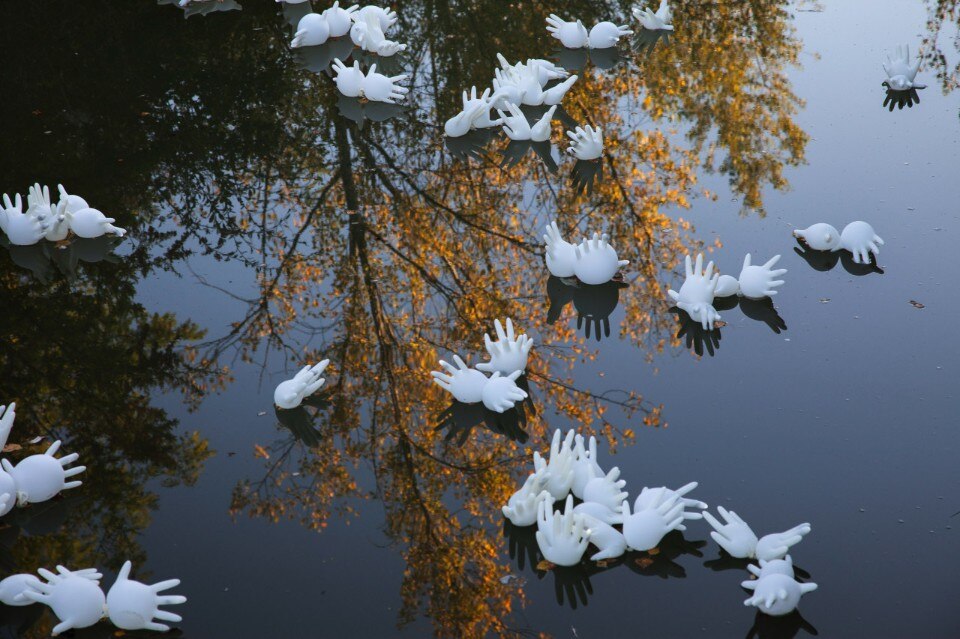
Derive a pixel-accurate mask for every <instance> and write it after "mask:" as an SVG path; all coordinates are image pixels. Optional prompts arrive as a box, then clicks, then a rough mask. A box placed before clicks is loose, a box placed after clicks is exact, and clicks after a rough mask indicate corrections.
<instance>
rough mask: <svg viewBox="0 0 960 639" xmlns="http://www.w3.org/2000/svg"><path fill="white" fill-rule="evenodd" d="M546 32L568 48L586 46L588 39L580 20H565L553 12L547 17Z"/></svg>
mask: <svg viewBox="0 0 960 639" xmlns="http://www.w3.org/2000/svg"><path fill="white" fill-rule="evenodd" d="M547 32H548V33H550V35H551V36H553V37H554V38H556V39H557V40H559V41H560V44H562V45H563V46H565V47H566V48H568V49H582V48H583V47H585V46H587V40H588V39H589V35H588V34H587V28H586V27H585V26H583V23H582V22H580V21H579V20H577V21H575V22H566V21H564V20H563V19H562V18H560V16H558V15H556V14H553V13H551V14H550V15H549V16H548V17H547Z"/></svg>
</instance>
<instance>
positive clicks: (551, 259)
mask: <svg viewBox="0 0 960 639" xmlns="http://www.w3.org/2000/svg"><path fill="white" fill-rule="evenodd" d="M543 242H544V244H546V245H547V247H546V253H547V258H546V259H547V270H548V271H550V274H551V275H555V276H556V277H572V276H573V274H574V268H575V266H576V264H577V247H576V246H574V245H573V244H571V243H570V242H567V241H566V240H564V239H563V236H562V235H561V234H560V228H559V227H558V226H557V223H556V221H553V222H550V223H549V224H547V229H546V233H544V234H543Z"/></svg>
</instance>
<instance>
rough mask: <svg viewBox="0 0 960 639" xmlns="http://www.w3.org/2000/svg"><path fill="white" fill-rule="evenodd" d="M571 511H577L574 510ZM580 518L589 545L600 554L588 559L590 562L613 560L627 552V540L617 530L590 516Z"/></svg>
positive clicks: (584, 515)
mask: <svg viewBox="0 0 960 639" xmlns="http://www.w3.org/2000/svg"><path fill="white" fill-rule="evenodd" d="M573 510H574V512H576V511H577V509H576V508H574V509H573ZM580 516H581V517H583V523H584V525H585V526H586V527H587V530H588V533H589V534H588V536H589V539H590V543H591V544H593V545H594V546H596V547H597V548H599V549H600V552H598V553H595V554H594V555H592V556H591V557H590V559H591V560H592V561H601V560H603V559H614V558H616V557H619V556H621V555H622V554H623V553H625V552H626V551H627V540H626V539H624V538H623V533H621V532H620V531H619V530H617V529H616V528H614V527H613V526H611V525H610V524H608V523H606V522H604V521H601V520H599V519H597V518H595V517H591V516H590V515H586V514H583V515H580Z"/></svg>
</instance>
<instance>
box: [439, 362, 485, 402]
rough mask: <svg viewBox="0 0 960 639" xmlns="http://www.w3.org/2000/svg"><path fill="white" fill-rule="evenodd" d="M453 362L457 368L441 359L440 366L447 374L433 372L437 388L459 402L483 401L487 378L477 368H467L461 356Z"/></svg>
mask: <svg viewBox="0 0 960 639" xmlns="http://www.w3.org/2000/svg"><path fill="white" fill-rule="evenodd" d="M453 361H454V363H455V364H456V365H457V368H454V367H453V366H451V365H450V364H448V363H447V362H445V361H443V360H442V359H441V360H440V366H441V367H443V369H444V370H445V371H446V373H442V372H440V371H433V372H431V373H430V375H431V376H432V377H433V381H434V382H435V383H436V384H437V386H439V387H440V388H442V389H443V390H445V391H447V392H448V393H450V394H451V395H453V397H454V399H456V400H457V401H458V402H463V403H464V404H476V403H478V402H481V401H483V387H484V386H486V384H487V376H486V375H484V374H483V373H481V372H480V371H478V370H476V369H475V368H470V367H469V366H467V365H466V363H464V361H463V360H462V359H460V356H459V355H454V356H453Z"/></svg>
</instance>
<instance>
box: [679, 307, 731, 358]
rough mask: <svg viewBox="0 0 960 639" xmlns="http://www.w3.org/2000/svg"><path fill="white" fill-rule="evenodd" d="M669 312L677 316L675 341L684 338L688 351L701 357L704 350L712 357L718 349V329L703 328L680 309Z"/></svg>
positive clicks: (719, 336) (697, 321) (719, 335)
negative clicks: (690, 350)
mask: <svg viewBox="0 0 960 639" xmlns="http://www.w3.org/2000/svg"><path fill="white" fill-rule="evenodd" d="M735 299H736V298H735ZM670 310H671V311H672V312H674V313H676V314H677V319H678V320H679V321H680V329H679V330H678V331H677V339H680V338H681V337H686V345H687V348H688V349H692V350H693V352H694V353H696V354H697V355H698V356H702V355H703V353H704V350H706V352H707V354H709V355H710V357H713V356H714V355H715V354H716V351H717V350H719V348H720V339H721V337H722V335H721V334H720V329H719V328H714V329H706V328H703V326H702V325H701V323H700V321H699V320H695V319H693V318H692V317H690V316H689V315H688V314H686V313H681V312H680V309H679V308H678V307H676V306H674V307H673V308H671V309H670ZM704 347H706V349H704Z"/></svg>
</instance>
